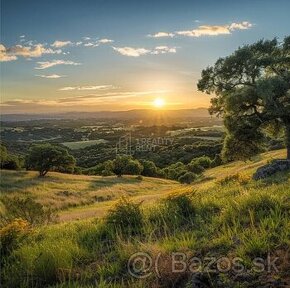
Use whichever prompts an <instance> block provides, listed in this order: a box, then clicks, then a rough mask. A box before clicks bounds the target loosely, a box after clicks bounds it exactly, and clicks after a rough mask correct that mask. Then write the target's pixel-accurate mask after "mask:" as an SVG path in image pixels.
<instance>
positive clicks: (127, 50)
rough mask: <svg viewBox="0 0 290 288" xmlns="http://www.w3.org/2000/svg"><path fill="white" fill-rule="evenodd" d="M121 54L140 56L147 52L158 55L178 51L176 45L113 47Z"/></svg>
mask: <svg viewBox="0 0 290 288" xmlns="http://www.w3.org/2000/svg"><path fill="white" fill-rule="evenodd" d="M113 49H114V50H115V51H117V52H119V53H120V54H121V55H124V56H129V57H139V56H142V55H146V54H152V55H158V54H166V53H176V47H168V46H157V47H155V48H154V49H150V50H149V49H145V48H132V47H113Z"/></svg>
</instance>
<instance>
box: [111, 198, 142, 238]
mask: <svg viewBox="0 0 290 288" xmlns="http://www.w3.org/2000/svg"><path fill="white" fill-rule="evenodd" d="M105 223H106V224H107V225H108V226H109V227H112V228H113V229H114V230H115V231H116V232H117V233H120V234H122V235H127V236H134V235H140V234H142V230H143V215H142V212H141V210H140V204H135V203H133V202H131V201H129V200H128V199H126V198H122V199H121V200H120V201H119V202H118V203H117V204H116V206H115V207H114V208H112V209H111V210H110V211H109V213H108V215H107V217H106V218H105Z"/></svg>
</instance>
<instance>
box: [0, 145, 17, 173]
mask: <svg viewBox="0 0 290 288" xmlns="http://www.w3.org/2000/svg"><path fill="white" fill-rule="evenodd" d="M0 167H1V169H7V170H17V169H20V167H21V165H20V161H19V158H18V157H17V156H15V155H12V154H9V153H8V152H7V149H6V147H5V146H4V145H2V144H1V145H0Z"/></svg>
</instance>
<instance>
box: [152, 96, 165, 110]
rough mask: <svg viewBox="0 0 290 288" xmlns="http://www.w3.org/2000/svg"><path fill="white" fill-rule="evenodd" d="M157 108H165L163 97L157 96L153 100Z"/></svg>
mask: <svg viewBox="0 0 290 288" xmlns="http://www.w3.org/2000/svg"><path fill="white" fill-rule="evenodd" d="M153 106H154V107H155V108H163V107H164V106H165V101H164V99H162V98H156V99H155V100H154V102H153Z"/></svg>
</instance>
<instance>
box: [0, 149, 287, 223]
mask: <svg viewBox="0 0 290 288" xmlns="http://www.w3.org/2000/svg"><path fill="white" fill-rule="evenodd" d="M285 155H286V151H285V150H278V151H271V152H267V153H264V154H262V155H261V156H257V157H256V159H254V160H253V161H248V162H241V161H239V162H233V163H229V164H226V165H222V166H219V167H216V168H214V169H209V170H207V171H206V172H205V173H204V179H202V180H201V181H200V182H197V183H194V184H192V185H181V184H179V183H177V182H175V181H171V180H165V179H157V178H148V177H143V180H142V181H140V180H137V179H136V177H134V176H124V177H122V178H117V177H115V176H110V177H101V176H85V175H70V174H60V173H54V172H51V173H49V174H48V176H46V177H45V178H38V177H37V176H38V174H37V173H36V172H31V171H19V172H15V171H8V170H7V171H6V170H2V171H1V183H0V187H1V192H2V193H1V194H2V196H4V195H8V196H9V197H13V196H16V195H24V194H25V195H30V196H32V197H34V198H35V199H36V200H37V201H38V202H40V203H41V204H43V205H45V206H52V207H53V208H55V209H57V210H58V214H59V220H60V221H71V220H76V219H84V218H90V217H101V216H104V215H105V213H106V211H107V210H108V209H109V207H111V206H112V205H113V204H114V203H115V202H116V200H117V199H119V198H120V197H123V196H125V197H126V196H127V197H130V198H133V199H134V200H135V201H139V202H142V203H143V205H144V204H147V203H151V204H152V203H153V202H155V201H156V200H158V199H159V198H162V197H165V196H167V195H169V194H171V193H174V192H186V191H191V190H192V189H200V190H203V189H206V188H209V187H213V186H214V185H215V183H216V181H218V180H220V179H223V178H225V177H227V176H231V175H234V174H236V173H242V174H243V175H247V176H251V175H252V174H253V173H254V171H255V170H256V169H257V168H258V167H260V166H262V165H265V164H266V163H267V162H268V161H271V160H272V159H278V158H284V157H285Z"/></svg>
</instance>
